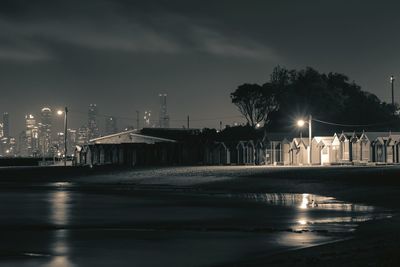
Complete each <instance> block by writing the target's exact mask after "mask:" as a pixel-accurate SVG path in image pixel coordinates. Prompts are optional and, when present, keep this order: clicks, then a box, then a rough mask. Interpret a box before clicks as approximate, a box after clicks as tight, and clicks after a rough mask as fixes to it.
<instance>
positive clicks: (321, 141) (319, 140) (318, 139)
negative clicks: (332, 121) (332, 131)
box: [313, 136, 335, 146]
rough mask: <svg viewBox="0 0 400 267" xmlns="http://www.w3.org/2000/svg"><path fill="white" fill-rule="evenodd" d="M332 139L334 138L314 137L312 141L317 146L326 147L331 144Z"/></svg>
mask: <svg viewBox="0 0 400 267" xmlns="http://www.w3.org/2000/svg"><path fill="white" fill-rule="evenodd" d="M334 138H335V137H334V136H315V137H314V138H313V140H315V141H316V142H317V143H318V144H323V145H325V146H327V145H331V144H332V142H333V139H334Z"/></svg>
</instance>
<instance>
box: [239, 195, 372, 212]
mask: <svg viewBox="0 0 400 267" xmlns="http://www.w3.org/2000/svg"><path fill="white" fill-rule="evenodd" d="M231 196H233V195H231ZM240 197H242V198H245V199H251V200H254V201H257V202H265V203H267V204H272V205H279V206H296V207H298V208H299V209H310V208H314V209H324V210H337V211H355V212H373V211H374V209H375V208H374V207H373V206H367V205H361V204H353V203H346V202H343V201H339V200H337V199H335V198H333V197H325V196H320V195H314V194H307V193H304V194H297V193H254V194H240Z"/></svg>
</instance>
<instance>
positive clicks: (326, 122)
mask: <svg viewBox="0 0 400 267" xmlns="http://www.w3.org/2000/svg"><path fill="white" fill-rule="evenodd" d="M312 120H313V121H316V122H319V123H323V124H328V125H334V126H341V127H370V126H378V125H385V124H389V123H392V122H394V121H396V120H392V121H386V122H378V123H371V124H342V123H334V122H328V121H322V120H318V119H315V118H313V119H312Z"/></svg>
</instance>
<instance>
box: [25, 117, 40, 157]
mask: <svg viewBox="0 0 400 267" xmlns="http://www.w3.org/2000/svg"><path fill="white" fill-rule="evenodd" d="M25 126H26V128H25V135H26V140H25V141H26V152H27V156H38V152H39V151H38V148H39V142H38V140H39V128H38V126H37V124H36V119H35V117H34V116H33V115H32V114H29V115H25Z"/></svg>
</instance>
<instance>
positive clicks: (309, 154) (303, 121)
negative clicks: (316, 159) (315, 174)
mask: <svg viewBox="0 0 400 267" xmlns="http://www.w3.org/2000/svg"><path fill="white" fill-rule="evenodd" d="M306 123H307V124H308V144H309V145H308V147H309V151H308V164H310V165H311V164H312V160H311V155H312V154H311V151H312V117H311V115H309V117H308V122H307V121H305V120H298V121H297V126H298V127H303V126H304V125H305V124H306Z"/></svg>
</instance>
